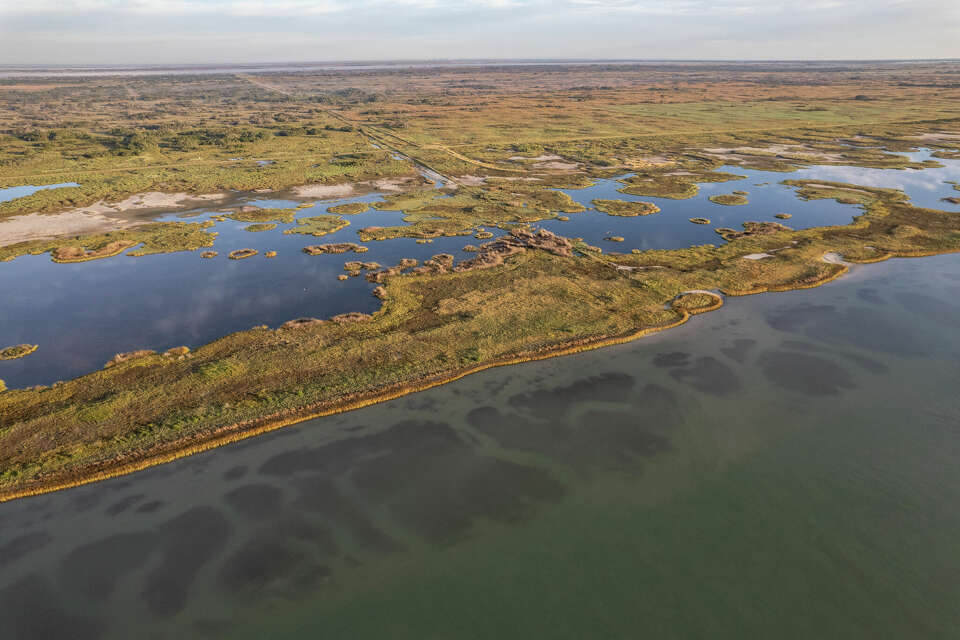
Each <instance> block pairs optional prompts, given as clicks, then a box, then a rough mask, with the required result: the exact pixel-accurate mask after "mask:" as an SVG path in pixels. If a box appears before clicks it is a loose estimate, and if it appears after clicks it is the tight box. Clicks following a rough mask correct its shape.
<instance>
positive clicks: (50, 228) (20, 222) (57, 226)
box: [0, 211, 149, 246]
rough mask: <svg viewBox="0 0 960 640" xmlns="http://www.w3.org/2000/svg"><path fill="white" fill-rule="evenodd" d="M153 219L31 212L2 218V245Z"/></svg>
mask: <svg viewBox="0 0 960 640" xmlns="http://www.w3.org/2000/svg"><path fill="white" fill-rule="evenodd" d="M145 222H149V221H147V220H137V221H132V220H119V219H117V218H110V217H108V216H105V215H103V214H99V213H80V212H77V211H66V212H64V213H52V214H51V213H31V214H27V215H24V216H13V217H10V218H7V219H6V220H2V221H0V246H6V245H8V244H16V243H18V242H26V241H28V240H42V239H44V238H54V237H57V236H79V235H84V234H90V233H101V232H104V231H113V230H115V229H126V228H129V227H133V226H136V225H138V224H144V223H145Z"/></svg>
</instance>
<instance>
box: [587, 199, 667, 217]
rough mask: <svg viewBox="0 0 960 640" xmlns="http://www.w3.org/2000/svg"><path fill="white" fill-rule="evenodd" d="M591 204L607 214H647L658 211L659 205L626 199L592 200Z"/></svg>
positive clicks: (625, 215)
mask: <svg viewBox="0 0 960 640" xmlns="http://www.w3.org/2000/svg"><path fill="white" fill-rule="evenodd" d="M593 206H594V208H595V209H596V210H597V211H600V212H602V213H605V214H607V215H609V216H623V217H633V216H649V215H651V214H654V213H657V212H659V211H660V207H658V206H657V205H655V204H653V203H652V202H642V201H641V202H628V201H626V200H594V201H593Z"/></svg>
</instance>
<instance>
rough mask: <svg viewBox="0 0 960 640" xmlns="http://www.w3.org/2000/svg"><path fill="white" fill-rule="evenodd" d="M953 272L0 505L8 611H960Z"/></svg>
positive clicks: (311, 616)
mask: <svg viewBox="0 0 960 640" xmlns="http://www.w3.org/2000/svg"><path fill="white" fill-rule="evenodd" d="M958 293H960V256H956V255H952V256H942V257H937V258H924V259H915V260H896V261H889V262H886V263H882V264H878V265H871V266H865V267H856V268H855V269H854V271H853V272H852V273H851V274H850V275H849V276H848V277H847V278H844V279H841V280H839V281H836V282H833V283H831V284H829V285H826V286H824V287H821V288H819V289H813V290H804V291H795V292H790V293H783V294H768V295H762V296H752V297H748V298H738V299H735V300H730V301H728V304H727V305H726V306H725V307H724V308H723V309H721V310H719V311H716V312H713V313H710V314H706V315H704V316H698V317H696V318H694V319H692V320H691V321H690V322H689V323H687V324H686V325H684V326H682V327H680V328H678V329H675V330H671V331H669V332H664V333H661V334H657V335H656V336H652V337H649V338H644V339H642V340H640V341H637V342H634V343H631V344H629V345H624V346H620V347H611V348H607V349H602V350H598V351H593V352H589V353H585V354H581V355H577V356H570V357H564V358H558V359H552V360H547V361H543V362H538V363H530V364H525V365H521V366H514V367H509V368H501V369H496V370H491V371H487V372H484V373H481V374H477V375H473V376H470V377H468V378H465V379H464V380H461V381H459V382H456V383H454V384H450V385H447V386H444V387H440V388H437V389H433V390H430V391H426V392H423V393H419V394H415V395H412V396H408V397H406V398H402V399H400V400H396V401H392V402H389V403H385V404H381V405H376V406H373V407H370V408H367V409H364V410H361V411H356V412H352V413H348V414H345V415H342V416H336V417H330V418H323V419H320V420H313V421H310V422H307V423H303V424H301V425H299V426H296V427H290V428H286V429H282V430H280V431H277V432H274V433H273V434H270V435H267V436H264V437H258V438H254V439H251V440H247V441H244V442H241V443H238V444H235V445H231V446H228V447H223V448H220V449H217V450H215V451H212V452H208V453H206V454H201V455H197V456H193V457H190V458H187V459H184V460H181V461H178V462H175V463H172V464H168V465H164V466H161V467H156V468H153V469H150V470H147V471H145V472H141V473H137V474H134V475H131V476H126V477H123V478H118V479H115V480H111V481H108V482H103V483H100V484H96V485H91V486H88V487H82V488H78V489H74V490H70V491H65V492H60V493H56V494H51V495H47V496H41V497H37V498H32V499H28V500H22V501H17V502H12V503H7V504H3V505H0V628H2V629H3V630H4V632H3V634H2V636H3V637H4V638H11V639H19V638H37V637H51V638H54V637H70V638H129V637H154V636H155V637H201V638H204V637H208V638H262V637H271V638H302V637H311V638H312V637H334V638H343V637H350V638H367V637H369V638H384V637H390V638H398V637H400V638H423V637H456V638H489V637H517V638H520V637H523V638H529V637H550V638H582V637H637V636H638V635H644V634H650V635H652V636H653V637H658V638H674V637H675V638H690V637H711V638H713V637H729V638H743V637H777V638H781V637H788V638H790V637H796V638H809V637H823V636H826V637H844V638H848V637H864V638H868V637H869V638H875V637H898V638H900V637H922V638H953V637H956V634H957V631H958V630H960V610H958V609H957V608H956V606H955V603H956V602H957V597H958V596H960V578H958V576H960V554H958V553H957V550H956V542H955V541H956V539H957V535H958V534H960V512H958V510H957V509H955V508H953V506H952V505H954V504H956V502H957V498H958V497H960V465H957V464H956V460H957V459H958V456H960V431H958V429H957V425H958V424H960V403H958V401H957V399H956V393H955V389H956V387H957V385H958V383H960V364H958V362H960V359H958V355H960V335H958V334H957V332H956V328H957V325H956V318H957V317H960V315H957V314H955V312H956V311H958V309H957V304H956V300H957V299H958ZM905 380H909V381H910V384H905V383H904V381H905Z"/></svg>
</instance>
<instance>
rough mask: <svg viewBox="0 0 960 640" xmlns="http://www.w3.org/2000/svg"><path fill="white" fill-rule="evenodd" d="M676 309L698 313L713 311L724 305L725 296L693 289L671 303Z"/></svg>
mask: <svg viewBox="0 0 960 640" xmlns="http://www.w3.org/2000/svg"><path fill="white" fill-rule="evenodd" d="M670 306H672V307H673V308H674V309H683V310H684V311H686V312H687V313H691V314H694V315H696V314H698V313H706V312H707V311H713V310H714V309H719V308H720V307H721V306H723V298H721V297H720V296H718V295H717V294H715V293H709V292H706V291H691V292H687V293H683V294H681V295H679V296H677V297H676V298H674V300H673V302H671V303H670Z"/></svg>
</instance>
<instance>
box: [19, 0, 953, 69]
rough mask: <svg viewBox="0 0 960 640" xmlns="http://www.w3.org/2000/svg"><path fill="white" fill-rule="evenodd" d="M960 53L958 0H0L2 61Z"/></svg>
mask: <svg viewBox="0 0 960 640" xmlns="http://www.w3.org/2000/svg"><path fill="white" fill-rule="evenodd" d="M958 57H960V0H276V1H271V0H261V1H257V0H238V1H230V0H0V65H2V64H6V65H26V64H189V63H197V64H203V63H244V62H296V61H304V62H307V61H338V60H397V59H404V60H439V59H478V58H502V59H503V58H527V59H529V58H539V59H544V58H549V59H570V58H576V59H583V58H599V59H725V60H732V59H737V60H740V59H762V60H798V59H894V58H897V59H899V58H958Z"/></svg>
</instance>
